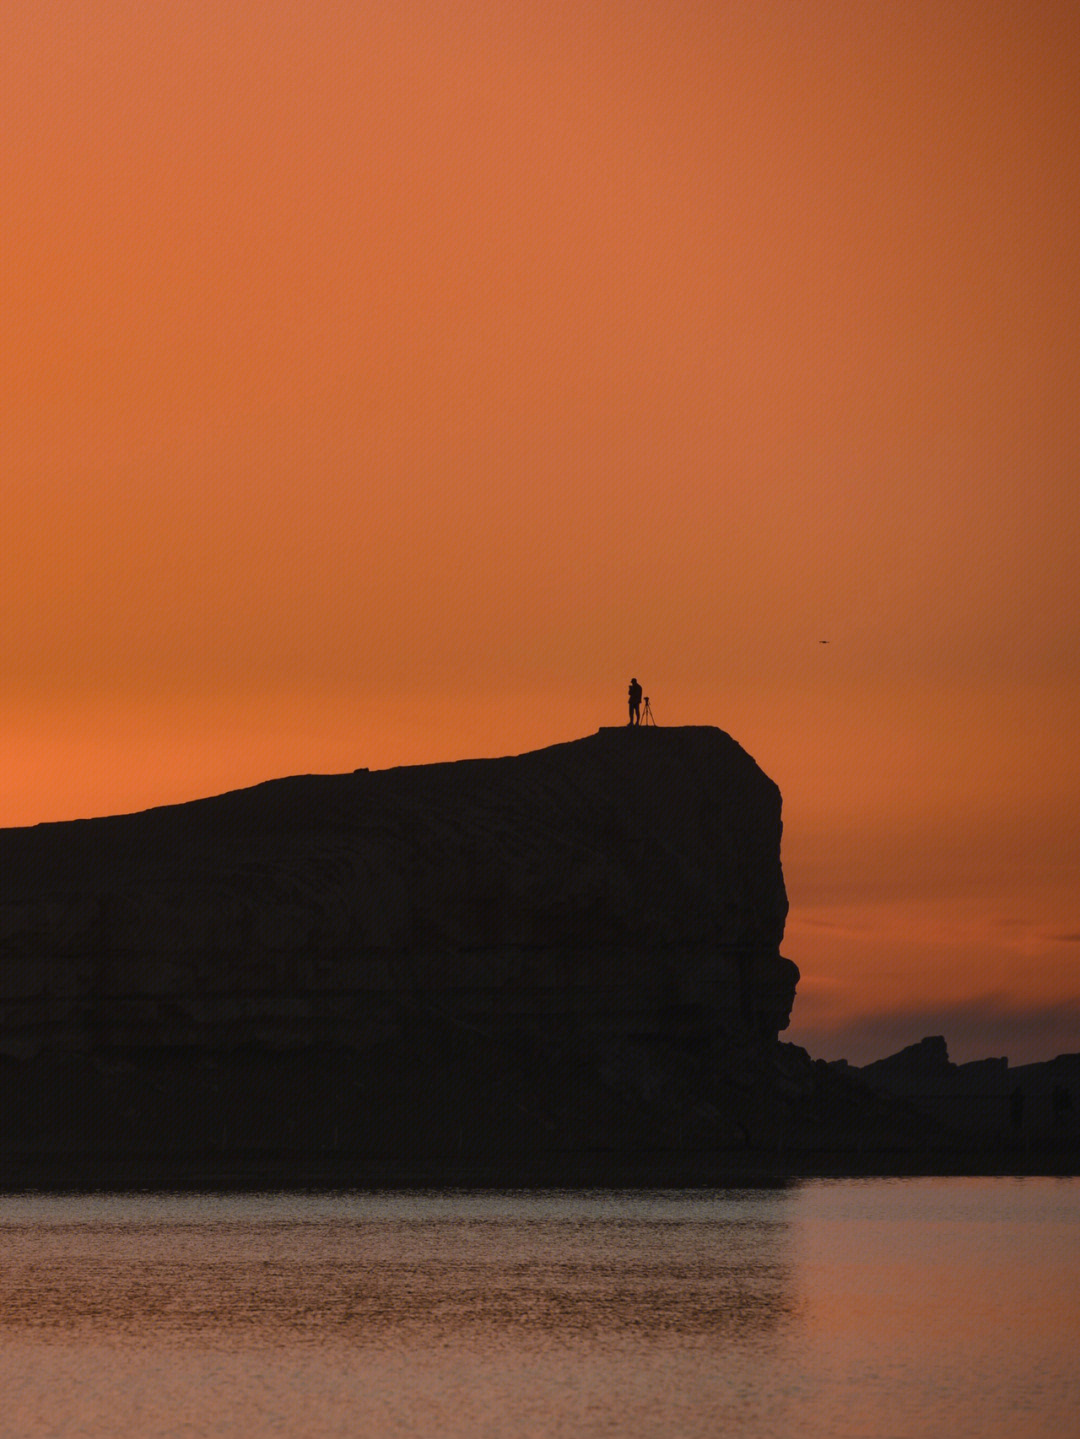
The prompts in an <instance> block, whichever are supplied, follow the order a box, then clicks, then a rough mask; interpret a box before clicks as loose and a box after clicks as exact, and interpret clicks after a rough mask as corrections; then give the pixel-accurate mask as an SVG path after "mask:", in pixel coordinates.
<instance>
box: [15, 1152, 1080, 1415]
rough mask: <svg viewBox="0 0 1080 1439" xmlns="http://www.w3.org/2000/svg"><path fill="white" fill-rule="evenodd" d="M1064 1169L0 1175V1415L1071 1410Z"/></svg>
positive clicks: (1072, 1202)
mask: <svg viewBox="0 0 1080 1439" xmlns="http://www.w3.org/2000/svg"><path fill="white" fill-rule="evenodd" d="M1078 1258H1080V1181H1078V1180H1072V1179H1065V1180H1041V1179H1023V1180H1012V1179H991V1180H986V1179H983V1180H956V1179H942V1180H895V1181H889V1180H870V1181H848V1180H845V1181H835V1182H807V1183H803V1184H799V1185H796V1186H794V1187H792V1188H790V1189H785V1190H771V1191H767V1190H758V1191H745V1190H744V1191H730V1190H728V1191H716V1192H711V1193H700V1192H694V1193H686V1192H655V1191H653V1192H635V1193H625V1194H616V1195H602V1194H586V1195H581V1194H567V1193H551V1192H546V1193H535V1194H496V1195H460V1194H428V1195H401V1194H382V1195H361V1194H352V1195H340V1194H338V1195H314V1196H312V1195H308V1196H281V1195H261V1196H240V1197H236V1196H225V1195H220V1196H201V1197H185V1196H177V1195H152V1196H151V1195H127V1196H116V1195H113V1196H79V1197H64V1196H60V1197H57V1196H51V1197H45V1196H41V1195H33V1196H24V1197H20V1196H14V1197H11V1196H9V1197H6V1198H0V1266H2V1269H0V1284H2V1291H0V1329H2V1344H0V1433H2V1434H3V1435H5V1436H7V1435H11V1436H19V1439H32V1436H37V1435H81V1434H88V1435H117V1436H120V1435H125V1436H126V1435H132V1436H135V1435H138V1436H140V1439H142V1436H150V1435H165V1434H168V1435H203V1434H210V1435H222V1434H235V1435H244V1436H253V1439H259V1436H263V1435H329V1434H342V1435H344V1434H348V1435H359V1436H371V1439H382V1436H389V1435H414V1434H418V1435H424V1436H448V1439H453V1436H466V1435H468V1436H476V1435H491V1436H496V1435H498V1436H518V1435H522V1436H531V1435H544V1436H550V1435H567V1436H575V1439H576V1436H589V1435H626V1436H638V1435H641V1436H644V1435H664V1436H678V1439H683V1436H692V1435H709V1436H718V1435H721V1434H745V1435H762V1436H773V1435H775V1436H783V1439H793V1436H800V1439H802V1436H807V1439H814V1436H830V1439H833V1436H854V1435H859V1436H869V1439H885V1436H890V1439H891V1436H908V1435H910V1436H912V1439H915V1436H920V1439H921V1436H931V1439H933V1436H942V1439H945V1436H964V1435H972V1436H974V1435H978V1436H980V1439H990V1436H995V1435H1001V1436H1008V1439H1023V1436H1031V1435H1054V1436H1055V1439H1056V1436H1057V1435H1060V1434H1066V1433H1073V1432H1075V1427H1074V1426H1075V1424H1076V1416H1077V1414H1078V1413H1080V1378H1078V1376H1080V1363H1078V1358H1077V1349H1078V1345H1080V1285H1078V1282H1077V1281H1078V1277H1080V1276H1078V1266H1077V1260H1078Z"/></svg>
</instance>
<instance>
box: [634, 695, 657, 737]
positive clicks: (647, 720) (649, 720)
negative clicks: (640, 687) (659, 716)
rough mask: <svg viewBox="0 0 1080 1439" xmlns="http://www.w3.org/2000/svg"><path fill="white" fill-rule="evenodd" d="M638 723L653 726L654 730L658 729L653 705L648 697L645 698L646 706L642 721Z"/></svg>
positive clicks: (643, 710)
mask: <svg viewBox="0 0 1080 1439" xmlns="http://www.w3.org/2000/svg"><path fill="white" fill-rule="evenodd" d="M638 723H639V724H651V725H652V727H653V728H654V729H655V728H656V721H655V720H654V719H653V714H652V705H651V704H650V703H649V696H648V695H646V696H645V704H644V706H643V708H642V711H641V719H640V720H639V721H638Z"/></svg>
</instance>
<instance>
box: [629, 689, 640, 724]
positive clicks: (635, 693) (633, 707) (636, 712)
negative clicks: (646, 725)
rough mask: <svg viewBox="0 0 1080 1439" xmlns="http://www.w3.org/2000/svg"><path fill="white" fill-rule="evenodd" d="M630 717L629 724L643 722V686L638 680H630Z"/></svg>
mask: <svg viewBox="0 0 1080 1439" xmlns="http://www.w3.org/2000/svg"><path fill="white" fill-rule="evenodd" d="M629 693H630V718H629V720H627V724H632V725H633V724H640V723H641V686H640V685H639V684H638V682H637V680H631V681H630V692H629Z"/></svg>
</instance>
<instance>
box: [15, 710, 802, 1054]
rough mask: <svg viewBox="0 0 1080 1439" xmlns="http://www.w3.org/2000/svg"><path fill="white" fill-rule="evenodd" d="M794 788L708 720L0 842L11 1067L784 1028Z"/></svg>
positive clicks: (331, 780)
mask: <svg viewBox="0 0 1080 1439" xmlns="http://www.w3.org/2000/svg"><path fill="white" fill-rule="evenodd" d="M780 803H781V801H780V792H779V790H778V789H777V787H776V785H775V784H773V783H772V781H771V780H769V779H768V778H767V777H766V776H765V775H764V774H763V773H762V771H761V770H760V769H759V768H758V766H757V765H756V764H755V762H754V761H753V760H752V759H751V758H750V756H749V755H748V754H746V753H745V751H744V750H742V749H741V748H740V746H739V745H738V744H736V743H735V741H734V740H733V739H731V738H730V737H729V736H728V735H726V734H724V733H722V732H721V731H720V730H717V729H712V728H706V727H694V728H680V729H654V728H645V727H641V728H634V729H630V728H620V729H610V730H601V731H600V732H599V733H597V734H595V735H593V736H590V737H588V738H586V739H581V740H575V741H573V742H571V743H568V744H561V745H555V746H553V747H551V748H549V749H543V750H538V751H535V752H533V753H530V754H524V755H520V756H516V757H509V758H504V759H485V760H465V761H459V762H457V763H452V764H437V765H424V766H418V767H415V768H406V769H396V770H385V771H380V772H374V773H369V772H367V771H358V772H357V773H355V774H351V775H308V776H299V777H296V778H292V779H282V780H274V781H270V782H268V783H266V784H262V785H258V786H256V787H255V788H252V789H247V790H240V791H236V792H234V793H231V794H225V795H220V796H218V797H216V798H213V799H205V800H198V801H195V802H192V803H190V804H185V805H177V806H171V807H167V808H162V809H155V810H148V811H146V812H144V813H142V814H133V815H123V816H116V817H111V818H105V819H93V820H82V821H75V822H72V823H64V824H49V825H39V826H37V827H35V828H32V829H23V830H7V831H2V832H0V871H2V873H3V876H4V879H3V893H2V900H3V903H2V909H0V945H2V947H3V952H4V954H5V955H6V956H7V959H6V963H5V966H4V969H3V976H2V978H0V1052H7V1053H8V1054H11V1055H20V1054H21V1055H31V1054H34V1053H38V1052H42V1051H44V1052H47V1053H48V1052H51V1053H56V1052H61V1051H64V1050H72V1051H79V1050H86V1049H96V1048H98V1047H106V1048H111V1049H118V1048H119V1049H129V1048H132V1047H134V1048H141V1047H178V1046H193V1045H194V1046H198V1047H201V1048H207V1047H209V1048H211V1049H221V1048H225V1049H228V1048H235V1047H236V1046H238V1045H245V1044H252V1043H255V1044H269V1045H270V1046H272V1047H274V1048H279V1049H280V1048H289V1047H295V1046H305V1045H306V1046H310V1045H312V1044H316V1045H317V1044H332V1045H336V1046H342V1045H345V1046H347V1047H358V1048H362V1047H363V1046H365V1045H370V1044H372V1043H376V1044H377V1043H379V1042H381V1041H382V1040H384V1039H385V1036H386V1035H387V1034H388V1033H389V1032H390V1031H392V1030H394V1029H395V1027H400V1024H401V1022H402V1018H403V1016H404V1015H406V1014H407V1013H408V1012H409V1011H410V1010H414V1011H415V1010H419V1011H422V1012H424V1013H427V1014H436V1015H439V1016H442V1017H444V1018H447V1019H449V1020H450V1021H451V1022H453V1023H458V1024H468V1025H475V1026H480V1027H481V1028H483V1027H489V1028H490V1027H497V1028H499V1029H500V1031H501V1032H503V1033H505V1032H508V1031H510V1030H513V1029H515V1028H520V1029H522V1030H523V1031H526V1032H529V1033H531V1034H533V1035H534V1036H537V1037H539V1038H542V1039H547V1040H551V1039H559V1038H560V1037H563V1038H567V1037H576V1038H577V1039H579V1040H581V1041H582V1042H583V1043H586V1042H587V1041H588V1037H589V1036H593V1037H594V1038H599V1037H601V1036H604V1035H608V1036H611V1035H623V1036H631V1035H633V1036H638V1035H649V1034H651V1035H665V1036H683V1037H685V1036H687V1035H693V1034H700V1035H702V1036H706V1035H708V1036H710V1037H712V1038H714V1039H715V1038H720V1037H722V1036H725V1035H726V1036H728V1037H729V1038H730V1039H731V1040H732V1041H733V1042H736V1043H739V1044H747V1043H750V1044H760V1043H761V1042H763V1041H772V1040H774V1039H775V1037H776V1034H777V1032H778V1031H779V1030H781V1029H783V1028H785V1027H786V1025H787V1022H788V1016H789V1013H790V1009H791V1005H792V1001H793V998H794V992H795V983H796V981H797V979H798V971H797V970H796V968H795V966H794V965H793V964H792V963H791V962H790V961H788V960H786V959H783V958H782V957H781V956H780V953H779V946H780V942H781V938H782V935H783V930H784V920H785V916H786V913H787V899H786V895H785V892H784V882H783V875H782V871H781V866H780V835H781V820H780Z"/></svg>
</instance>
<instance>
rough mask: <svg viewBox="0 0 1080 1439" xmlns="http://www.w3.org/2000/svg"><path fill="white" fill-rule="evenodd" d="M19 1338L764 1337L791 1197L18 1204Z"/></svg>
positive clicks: (782, 1274)
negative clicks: (760, 1333) (233, 1334)
mask: <svg viewBox="0 0 1080 1439" xmlns="http://www.w3.org/2000/svg"><path fill="white" fill-rule="evenodd" d="M0 1216H2V1218H0V1245H2V1252H3V1264H4V1289H3V1294H2V1296H0V1324H2V1325H3V1326H4V1328H5V1329H6V1331H7V1332H8V1334H9V1335H10V1334H12V1333H13V1332H18V1331H20V1330H22V1331H30V1332H33V1333H35V1334H39V1335H41V1334H49V1333H52V1334H54V1335H56V1336H58V1337H64V1336H70V1335H73V1334H79V1333H82V1334H85V1333H87V1332H92V1333H94V1332H107V1333H108V1334H109V1335H110V1336H112V1337H114V1338H119V1337H121V1336H128V1337H139V1336H144V1335H146V1334H147V1333H148V1332H154V1333H157V1334H159V1335H165V1334H167V1335H169V1336H170V1338H171V1339H173V1340H175V1339H177V1338H179V1337H182V1336H184V1335H188V1336H194V1337H195V1338H197V1339H199V1340H200V1341H204V1340H205V1339H206V1338H207V1336H209V1335H212V1334H221V1333H225V1332H230V1331H238V1332H244V1333H246V1334H247V1335H248V1336H249V1337H251V1336H254V1335H257V1336H259V1337H261V1338H263V1339H269V1338H276V1337H279V1336H282V1335H289V1336H292V1337H301V1338H302V1337H303V1336H304V1335H305V1334H317V1335H318V1336H319V1338H320V1339H321V1340H326V1339H330V1338H341V1339H345V1340H348V1341H349V1342H350V1343H352V1344H368V1343H372V1342H376V1341H378V1342H383V1343H385V1342H386V1340H387V1337H388V1336H393V1337H394V1339H395V1341H402V1342H404V1341H405V1340H406V1339H407V1340H409V1341H415V1340H417V1339H422V1340H424V1341H430V1340H432V1339H435V1340H439V1339H442V1338H446V1337H453V1338H454V1339H456V1340H459V1341H460V1340H463V1339H466V1338H467V1337H469V1336H474V1337H482V1336H484V1335H485V1334H488V1335H490V1334H491V1333H496V1334H505V1333H506V1332H507V1331H510V1330H517V1331H522V1332H524V1333H528V1332H530V1331H543V1332H546V1333H547V1334H548V1335H550V1336H551V1337H552V1338H553V1339H554V1340H556V1341H558V1342H564V1343H573V1342H576V1341H577V1340H578V1339H579V1338H580V1336H581V1335H582V1334H589V1333H591V1334H600V1333H618V1332H627V1331H629V1332H634V1331H638V1332H665V1331H670V1332H672V1333H678V1334H683V1335H693V1334H700V1335H717V1336H719V1335H724V1334H728V1335H737V1334H749V1333H752V1332H754V1331H755V1330H761V1329H763V1328H768V1327H771V1326H774V1325H776V1324H779V1323H782V1322H784V1320H785V1319H790V1317H791V1310H792V1304H793V1300H792V1295H791V1274H790V1270H789V1266H788V1264H787V1263H786V1262H785V1258H784V1254H785V1245H786V1241H787V1239H788V1236H786V1235H785V1224H784V1219H783V1213H782V1203H781V1202H779V1201H778V1200H777V1198H776V1197H775V1195H773V1196H771V1197H770V1196H768V1195H766V1194H765V1193H764V1192H758V1193H754V1192H750V1193H747V1194H744V1195H739V1194H734V1193H733V1194H729V1195H727V1196H725V1200H724V1203H723V1204H722V1205H721V1206H719V1207H718V1206H717V1205H716V1203H715V1202H712V1203H710V1202H708V1201H707V1200H706V1201H704V1202H703V1200H702V1198H701V1197H693V1198H691V1197H688V1196H678V1195H652V1196H633V1195H623V1196H614V1197H612V1196H607V1197H601V1196H592V1197H587V1196H574V1197H571V1196H567V1195H561V1196H560V1195H551V1194H546V1195H532V1196H520V1197H513V1196H506V1195H504V1196H469V1195H457V1196H454V1197H449V1196H445V1195H443V1196H438V1195H419V1196H406V1195H394V1196H390V1195H380V1196H361V1195H351V1196H345V1197H337V1198H333V1199H329V1198H327V1197H322V1198H308V1197H295V1196H263V1197H256V1198H251V1197H243V1198H234V1197H216V1198H210V1199H202V1198H182V1197H180V1196H165V1197H161V1198H148V1197H146V1196H136V1197H117V1196H111V1197H100V1196H99V1197H87V1198H80V1199H71V1198H66V1199H45V1198H36V1199H23V1200H9V1201H7V1202H6V1203H5V1204H4V1205H3V1206H2V1208H0Z"/></svg>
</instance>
